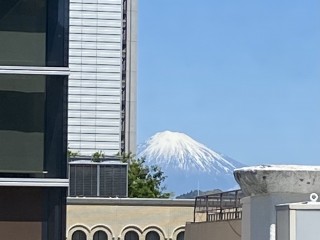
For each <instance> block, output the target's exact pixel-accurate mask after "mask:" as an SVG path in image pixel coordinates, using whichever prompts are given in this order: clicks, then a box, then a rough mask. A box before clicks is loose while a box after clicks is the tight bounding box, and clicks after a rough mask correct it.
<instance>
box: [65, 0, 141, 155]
mask: <svg viewBox="0 0 320 240" xmlns="http://www.w3.org/2000/svg"><path fill="white" fill-rule="evenodd" d="M136 47H137V0H99V1H98V0H71V1H70V58H69V62H70V71H71V74H70V81H69V120H68V125H69V129H68V140H69V148H70V149H71V150H73V151H79V153H80V154H81V155H87V156H91V155H92V153H94V152H97V151H100V150H101V151H103V152H104V153H105V155H107V156H113V155H115V154H117V153H119V152H121V153H129V152H133V153H135V150H136V75H137V74H136V72H137V63H136V62H137V61H136Z"/></svg>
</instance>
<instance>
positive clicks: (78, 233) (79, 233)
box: [72, 230, 87, 240]
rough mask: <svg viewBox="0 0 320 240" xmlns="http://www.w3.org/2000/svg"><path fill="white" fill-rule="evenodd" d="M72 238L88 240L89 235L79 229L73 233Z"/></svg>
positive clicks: (74, 239)
mask: <svg viewBox="0 0 320 240" xmlns="http://www.w3.org/2000/svg"><path fill="white" fill-rule="evenodd" d="M72 240H87V236H86V234H85V233H84V232H83V231H81V230H77V231H75V232H74V233H73V234H72Z"/></svg>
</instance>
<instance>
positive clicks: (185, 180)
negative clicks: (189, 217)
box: [137, 131, 244, 194]
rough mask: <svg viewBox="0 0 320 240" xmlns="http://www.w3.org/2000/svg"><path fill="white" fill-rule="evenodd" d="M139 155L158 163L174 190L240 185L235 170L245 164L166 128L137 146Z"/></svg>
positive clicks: (170, 188) (149, 162)
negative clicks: (235, 177) (235, 178)
mask: <svg viewBox="0 0 320 240" xmlns="http://www.w3.org/2000/svg"><path fill="white" fill-rule="evenodd" d="M137 156H138V157H143V158H145V161H146V163H147V164H150V165H158V166H160V167H161V169H162V171H163V172H164V173H165V175H167V176H168V178H167V179H166V181H165V184H166V186H167V190H169V191H171V192H175V194H182V193H186V192H188V191H190V190H194V189H200V188H201V189H202V190H203V189H217V188H219V189H222V190H230V189H232V188H237V183H236V182H235V180H234V178H233V170H234V169H235V168H238V167H243V166H244V164H242V163H240V162H238V161H236V160H234V159H232V158H230V157H228V156H226V155H224V154H221V153H218V152H215V151H213V150H211V149H209V148H208V147H206V146H205V145H204V144H202V143H200V142H197V141H196V140H194V139H192V138H191V137H189V136H188V135H186V134H184V133H180V132H171V131H164V132H158V133H156V134H154V135H153V136H151V137H150V138H149V139H147V141H145V143H143V144H141V145H139V147H138V154H137Z"/></svg>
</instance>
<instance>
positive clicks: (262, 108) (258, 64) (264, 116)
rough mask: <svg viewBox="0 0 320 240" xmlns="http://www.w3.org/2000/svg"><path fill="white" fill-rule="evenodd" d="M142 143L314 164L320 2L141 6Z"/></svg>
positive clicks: (319, 104)
mask: <svg viewBox="0 0 320 240" xmlns="http://www.w3.org/2000/svg"><path fill="white" fill-rule="evenodd" d="M138 39H139V44H138V48H139V50H138V54H139V57H138V61H139V62H138V66H139V69H138V116H137V120H138V126H137V127H138V139H137V140H138V143H142V142H143V141H145V140H146V139H147V138H149V137H150V136H152V135H153V134H155V133H156V132H159V131H164V130H170V131H178V132H183V133H186V134H188V135H189V136H190V137H192V138H194V139H195V140H197V141H199V142H201V143H203V144H205V145H207V146H208V147H209V148H211V149H213V150H215V151H219V152H222V153H224V154H226V155H228V156H230V157H232V158H234V159H235V160H238V161H240V162H242V163H244V164H247V165H255V164H268V163H273V164H314V165H320V1H319V0H308V1H301V0H267V1H266V0H196V1H195V0H193V1H191V0H139V36H138Z"/></svg>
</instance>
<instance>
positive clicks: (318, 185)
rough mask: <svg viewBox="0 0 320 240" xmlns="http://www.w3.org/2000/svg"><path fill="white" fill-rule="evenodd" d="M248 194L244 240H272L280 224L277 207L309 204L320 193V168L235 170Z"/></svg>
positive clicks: (245, 200)
mask: <svg viewBox="0 0 320 240" xmlns="http://www.w3.org/2000/svg"><path fill="white" fill-rule="evenodd" d="M234 176H235V179H236V181H237V182H238V183H239V185H240V187H241V189H242V191H243V192H244V194H245V195H246V197H245V198H243V199H242V200H241V201H242V237H241V238H242V240H270V239H272V237H273V234H274V233H273V232H272V231H270V229H272V225H274V224H276V209H275V206H276V205H278V204H283V203H293V202H300V201H309V198H310V193H319V191H320V167H319V166H317V167H315V166H292V165H281V166H276V165H268V166H257V167H245V168H240V169H236V170H235V171H234Z"/></svg>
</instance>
